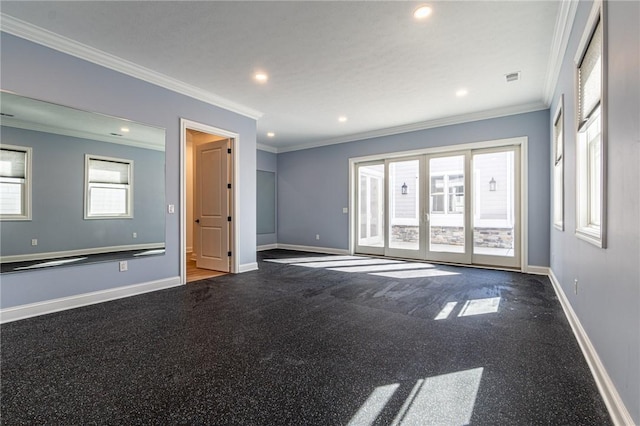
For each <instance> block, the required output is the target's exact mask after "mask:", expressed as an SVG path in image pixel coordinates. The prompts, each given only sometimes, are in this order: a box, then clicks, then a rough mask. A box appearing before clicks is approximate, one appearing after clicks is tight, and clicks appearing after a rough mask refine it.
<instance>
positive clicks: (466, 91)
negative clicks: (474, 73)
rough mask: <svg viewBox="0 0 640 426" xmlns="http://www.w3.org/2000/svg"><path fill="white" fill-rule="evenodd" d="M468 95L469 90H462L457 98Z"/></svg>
mask: <svg viewBox="0 0 640 426" xmlns="http://www.w3.org/2000/svg"><path fill="white" fill-rule="evenodd" d="M468 93H469V91H468V90H467V89H460V90H458V91H457V92H456V96H457V97H459V98H461V97H463V96H467V94H468Z"/></svg>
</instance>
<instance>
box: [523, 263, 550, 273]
mask: <svg viewBox="0 0 640 426" xmlns="http://www.w3.org/2000/svg"><path fill="white" fill-rule="evenodd" d="M522 272H524V273H526V274H533V275H549V267H548V266H532V265H527V267H526V268H525V269H524V270H523V271H522Z"/></svg>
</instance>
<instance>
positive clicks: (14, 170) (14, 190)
mask: <svg viewBox="0 0 640 426" xmlns="http://www.w3.org/2000/svg"><path fill="white" fill-rule="evenodd" d="M26 190H27V151H21V150H17V149H16V150H14V149H7V148H2V149H0V215H2V217H3V219H11V218H13V219H17V218H26V216H27V211H26V210H27V204H26V195H27V194H26Z"/></svg>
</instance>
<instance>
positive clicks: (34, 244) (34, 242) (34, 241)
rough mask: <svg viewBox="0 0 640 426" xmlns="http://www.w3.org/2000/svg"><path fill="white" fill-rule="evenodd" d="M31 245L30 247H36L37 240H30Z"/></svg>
mask: <svg viewBox="0 0 640 426" xmlns="http://www.w3.org/2000/svg"><path fill="white" fill-rule="evenodd" d="M31 245H32V246H37V245H38V239H37V238H33V239H32V240H31Z"/></svg>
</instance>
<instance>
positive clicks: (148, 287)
mask: <svg viewBox="0 0 640 426" xmlns="http://www.w3.org/2000/svg"><path fill="white" fill-rule="evenodd" d="M179 285H180V277H172V278H166V279H163V280H157V281H149V282H146V283H141V284H133V285H128V286H124V287H117V288H110V289H108V290H100V291H94V292H91V293H84V294H78V295H75V296H69V297H62V298H59V299H52V300H46V301H44V302H36V303H30V304H27V305H20V306H15V307H11V308H6V309H0V324H4V323H7V322H12V321H18V320H21V319H26V318H31V317H35V316H38V315H44V314H51V313H53V312H59V311H65V310H67V309H74V308H79V307H81V306H87V305H93V304H96V303H102V302H107V301H109V300H115V299H122V298H124V297H129V296H135V295H138V294H143V293H149V292H151V291H156V290H162V289H165V288H170V287H176V286H179Z"/></svg>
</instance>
